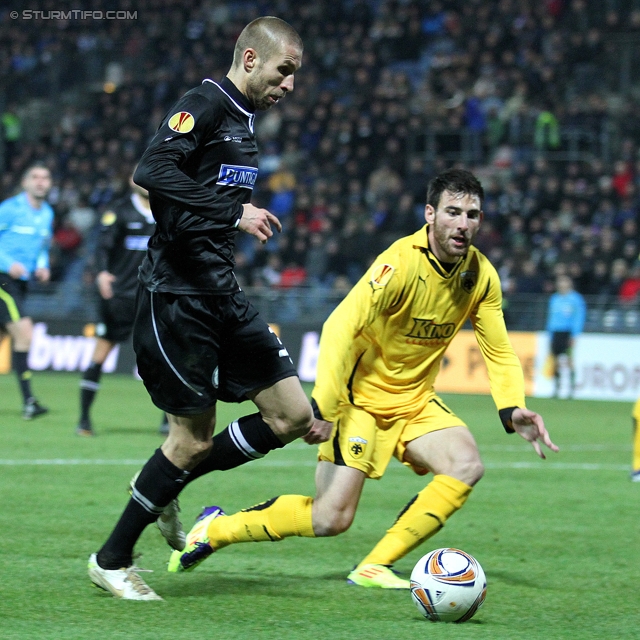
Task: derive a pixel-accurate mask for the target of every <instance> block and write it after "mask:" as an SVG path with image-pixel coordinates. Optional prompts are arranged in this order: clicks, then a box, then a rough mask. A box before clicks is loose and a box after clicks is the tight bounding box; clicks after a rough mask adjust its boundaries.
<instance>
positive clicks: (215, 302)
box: [133, 287, 297, 415]
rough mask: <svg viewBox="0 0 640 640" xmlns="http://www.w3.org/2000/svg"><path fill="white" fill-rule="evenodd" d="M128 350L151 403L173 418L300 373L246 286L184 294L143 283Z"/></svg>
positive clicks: (243, 397)
mask: <svg viewBox="0 0 640 640" xmlns="http://www.w3.org/2000/svg"><path fill="white" fill-rule="evenodd" d="M133 348H134V350H135V352H136V360H137V364H138V373H139V374H140V377H141V378H142V380H143V382H144V385H145V387H146V388H147V391H148V392H149V395H150V396H151V400H152V401H153V403H154V404H155V405H156V406H157V407H158V408H160V409H162V410H163V411H166V412H168V413H172V414H174V415H194V414H199V413H203V412H204V411H205V410H206V409H209V408H210V407H212V406H214V405H215V403H216V401H217V400H222V401H224V402H243V401H244V400H246V399H247V393H249V392H251V391H254V390H257V389H260V388H262V387H269V386H271V385H273V384H275V383H276V382H278V381H279V380H282V379H284V378H289V377H290V376H295V375H297V374H296V370H295V367H294V366H293V362H292V361H291V358H290V357H289V354H288V352H287V350H286V349H285V348H284V346H283V345H282V343H281V342H280V339H279V338H278V337H277V336H276V334H275V333H274V332H273V331H272V329H271V328H270V327H269V325H267V324H266V323H265V322H264V321H263V320H262V319H261V318H260V317H259V316H258V312H257V310H256V309H255V308H254V307H253V305H252V304H251V303H250V302H249V301H248V300H247V298H246V296H245V294H244V292H243V291H238V292H237V293H234V294H232V295H227V296H214V295H202V296H187V295H174V294H171V293H157V292H150V291H147V290H146V289H144V288H142V287H140V288H139V289H138V298H137V309H136V319H135V323H134V329H133Z"/></svg>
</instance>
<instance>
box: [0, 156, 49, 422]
mask: <svg viewBox="0 0 640 640" xmlns="http://www.w3.org/2000/svg"><path fill="white" fill-rule="evenodd" d="M51 184H52V181H51V172H50V171H49V169H48V168H47V167H46V166H45V165H44V164H40V163H35V164H32V165H31V166H30V167H29V168H28V169H27V170H26V171H25V172H24V175H23V177H22V189H23V191H22V192H21V193H19V194H18V195H17V196H14V197H13V198H9V199H7V200H5V201H4V202H2V203H1V204H0V339H1V338H3V337H4V335H5V334H9V335H10V336H11V339H12V341H13V353H12V363H13V369H14V370H15V372H16V375H17V377H18V382H19V384H20V390H21V392H22V399H23V409H22V417H23V418H24V419H25V420H31V419H33V418H36V417H37V416H40V415H43V414H45V413H47V408H46V407H43V406H42V405H41V404H40V403H39V402H38V400H37V399H36V398H35V397H34V396H33V394H32V393H31V371H30V370H29V365H28V363H27V359H28V355H29V348H30V346H31V337H32V335H33V322H32V321H31V318H30V317H28V316H26V315H25V310H24V303H25V298H26V295H27V287H28V283H29V280H30V279H31V278H32V277H34V278H36V279H37V280H39V281H40V282H47V281H48V280H49V276H50V272H49V244H50V242H51V235H52V231H51V230H52V223H53V209H52V208H51V206H50V205H49V204H48V203H47V202H46V201H45V198H46V197H47V194H48V193H49V190H50V189H51Z"/></svg>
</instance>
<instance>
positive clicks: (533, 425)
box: [511, 408, 559, 458]
mask: <svg viewBox="0 0 640 640" xmlns="http://www.w3.org/2000/svg"><path fill="white" fill-rule="evenodd" d="M511 424H512V426H513V428H514V429H515V431H516V433H518V434H520V435H521V436H522V437H523V438H524V439H525V440H526V441H527V442H530V443H531V445H532V446H533V448H534V449H535V451H536V453H537V454H538V455H539V456H540V457H541V458H545V457H546V456H545V455H544V453H543V452H542V449H541V448H540V442H543V443H544V444H545V445H546V446H547V447H549V449H551V451H559V449H558V447H557V446H556V445H555V444H553V442H551V438H550V437H549V434H548V432H547V429H546V428H545V426H544V421H543V420H542V416H541V415H539V414H537V413H536V412H535V411H529V409H521V408H518V409H515V410H514V412H513V413H512V414H511Z"/></svg>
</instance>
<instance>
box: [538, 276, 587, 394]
mask: <svg viewBox="0 0 640 640" xmlns="http://www.w3.org/2000/svg"><path fill="white" fill-rule="evenodd" d="M586 312H587V305H586V303H585V301H584V298H583V297H582V295H580V294H579V293H578V292H577V291H575V290H574V288H573V281H572V280H571V278H570V277H569V276H567V275H560V276H558V278H557V279H556V293H554V294H553V295H552V296H551V298H550V299H549V309H548V312H547V331H548V332H549V334H550V337H551V355H552V356H553V380H554V385H553V397H554V398H557V397H558V395H559V393H560V374H561V370H562V367H563V365H564V366H566V368H567V369H568V370H569V397H572V396H573V394H574V391H575V382H576V380H575V378H576V375H575V369H574V363H573V348H574V346H575V340H576V338H577V337H578V336H579V335H580V334H581V333H582V329H583V327H584V321H585V317H586Z"/></svg>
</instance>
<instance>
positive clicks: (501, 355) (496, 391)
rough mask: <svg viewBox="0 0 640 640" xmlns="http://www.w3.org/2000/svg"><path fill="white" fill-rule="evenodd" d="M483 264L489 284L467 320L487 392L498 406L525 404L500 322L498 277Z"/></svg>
mask: <svg viewBox="0 0 640 640" xmlns="http://www.w3.org/2000/svg"><path fill="white" fill-rule="evenodd" d="M485 268H487V269H490V275H489V285H488V288H487V292H486V294H485V296H484V297H483V299H482V300H481V301H480V303H479V304H478V306H477V307H476V310H475V313H473V314H472V315H471V323H472V325H473V329H474V331H475V334H476V339H477V341H478V345H479V347H480V351H481V352H482V355H483V357H484V361H485V363H486V365H487V370H488V373H489V383H490V385H491V395H492V397H493V401H494V402H495V404H496V407H497V408H498V410H500V409H506V408H507V407H522V408H525V393H524V374H523V373H522V365H521V364H520V360H518V356H517V355H516V353H515V351H514V350H513V347H512V346H511V342H510V341H509V336H508V334H507V327H506V325H505V323H504V315H503V313H502V291H501V289H500V279H499V277H498V274H497V273H496V270H495V269H494V268H493V266H491V265H490V264H489V263H488V262H487V263H486V264H485Z"/></svg>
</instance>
